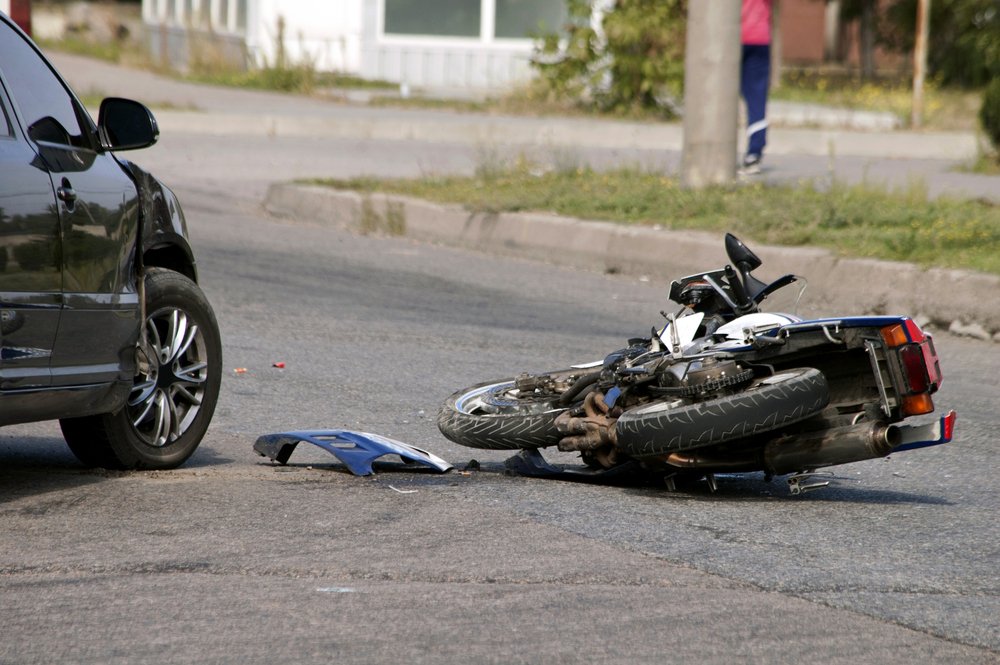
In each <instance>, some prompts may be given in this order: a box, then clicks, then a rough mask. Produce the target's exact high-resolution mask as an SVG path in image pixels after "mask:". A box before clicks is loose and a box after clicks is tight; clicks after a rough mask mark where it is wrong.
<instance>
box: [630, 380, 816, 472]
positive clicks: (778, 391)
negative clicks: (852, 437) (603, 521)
mask: <svg viewBox="0 0 1000 665" xmlns="http://www.w3.org/2000/svg"><path fill="white" fill-rule="evenodd" d="M774 376H775V377H781V378H782V380H780V381H777V382H775V381H774V380H773V378H774V377H770V380H769V381H757V382H754V383H753V384H751V385H750V386H749V387H747V388H746V389H745V390H742V391H740V392H737V393H733V394H731V395H723V396H720V397H717V398H714V399H709V400H704V401H700V402H695V403H693V404H685V405H682V406H678V407H675V408H666V409H663V410H659V411H654V412H651V413H643V412H642V409H634V410H632V411H626V412H625V413H624V414H622V416H621V417H620V418H619V419H618V423H617V425H616V429H617V436H618V444H617V445H618V448H619V449H620V450H621V451H622V452H624V453H625V454H627V455H630V456H632V457H636V458H639V459H641V458H643V457H653V456H660V455H664V454H669V453H672V452H679V451H684V450H693V449H696V448H705V447H707V446H713V445H717V444H720V443H726V442H728V441H735V440H738V439H743V438H747V437H750V436H754V435H757V434H762V433H766V432H770V431H774V430H777V429H781V428H783V427H786V426H788V425H791V424H794V423H796V422H799V421H802V420H805V419H807V418H810V417H812V416H813V415H815V414H817V413H819V412H820V411H821V410H823V408H824V407H826V405H827V404H828V403H829V400H830V397H829V388H828V386H827V383H826V379H825V377H824V376H823V373H822V372H820V371H819V370H818V369H813V368H808V367H807V368H796V369H792V370H785V371H782V372H777V373H776V374H775V375H774Z"/></svg>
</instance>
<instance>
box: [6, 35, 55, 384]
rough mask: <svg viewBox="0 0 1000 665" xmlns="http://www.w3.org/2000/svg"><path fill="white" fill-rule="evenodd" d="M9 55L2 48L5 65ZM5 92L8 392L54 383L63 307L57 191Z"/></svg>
mask: <svg viewBox="0 0 1000 665" xmlns="http://www.w3.org/2000/svg"><path fill="white" fill-rule="evenodd" d="M0 28H3V29H6V25H5V24H3V25H0ZM3 54H4V50H3V47H2V45H0V59H2V58H3ZM0 88H4V86H0ZM4 93H5V90H4V89H0V107H2V109H0V391H2V390H16V389H22V388H24V389H33V388H44V387H46V386H48V385H49V384H50V383H51V376H50V371H49V362H50V360H51V357H52V350H53V348H54V345H55V338H56V331H57V327H58V323H59V314H60V310H61V306H62V296H61V289H62V266H61V262H60V257H61V254H62V247H61V244H60V236H59V211H58V208H57V206H56V197H55V192H54V190H53V189H52V182H51V179H50V177H49V174H48V170H47V169H46V167H45V165H44V164H43V163H42V160H41V158H40V157H39V156H38V154H37V153H36V152H35V150H34V149H33V148H32V147H31V146H30V145H29V143H28V141H27V137H26V136H25V135H24V134H23V132H21V131H20V128H19V127H18V125H17V123H16V122H15V121H14V117H13V115H12V113H11V105H10V99H9V98H8V97H7V96H6V94H4Z"/></svg>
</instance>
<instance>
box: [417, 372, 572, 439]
mask: <svg viewBox="0 0 1000 665" xmlns="http://www.w3.org/2000/svg"><path fill="white" fill-rule="evenodd" d="M566 408H567V407H565V406H562V405H560V404H559V396H558V395H537V394H528V395H522V394H520V393H519V391H518V390H517V387H516V386H515V383H514V379H506V380H504V381H489V382H487V383H480V384H478V385H475V386H472V387H470V388H466V389H464V390H460V391H458V392H457V393H455V394H454V395H452V396H451V397H449V398H448V400H447V401H446V402H445V403H444V405H443V406H442V407H441V411H440V412H439V413H438V421H437V424H438V429H439V430H441V433H442V434H444V435H445V437H447V438H448V439H450V440H452V441H454V442H455V443H458V444H460V445H463V446H468V447H469V448H485V449H490V450H518V449H524V448H543V447H545V446H554V445H556V444H557V443H559V439H560V438H561V437H562V435H561V434H559V432H557V431H556V427H555V419H556V417H557V416H558V415H559V414H560V413H562V412H563V411H565V410H566Z"/></svg>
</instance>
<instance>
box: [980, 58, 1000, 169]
mask: <svg viewBox="0 0 1000 665" xmlns="http://www.w3.org/2000/svg"><path fill="white" fill-rule="evenodd" d="M979 121H980V122H981V123H983V131H985V132H986V136H988V137H989V139H990V142H991V143H992V144H993V147H994V148H995V149H996V150H997V153H998V155H1000V76H997V77H996V78H994V79H993V80H992V81H990V83H989V85H987V86H986V89H985V90H984V91H983V105H982V107H980V109H979ZM998 159H1000V157H998Z"/></svg>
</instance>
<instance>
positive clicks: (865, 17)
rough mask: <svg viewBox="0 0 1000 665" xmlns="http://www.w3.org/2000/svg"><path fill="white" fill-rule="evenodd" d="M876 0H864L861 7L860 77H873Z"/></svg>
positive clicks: (867, 78)
mask: <svg viewBox="0 0 1000 665" xmlns="http://www.w3.org/2000/svg"><path fill="white" fill-rule="evenodd" d="M877 2H878V0H865V3H864V5H863V6H862V8H861V20H860V22H859V23H860V25H859V26H858V27H859V32H860V34H859V38H860V41H861V44H860V46H861V78H863V79H865V80H866V81H867V80H869V79H873V78H875V12H876V10H877V6H876V5H877Z"/></svg>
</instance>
